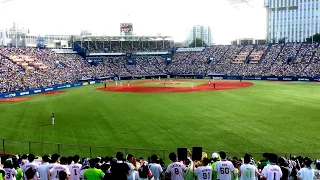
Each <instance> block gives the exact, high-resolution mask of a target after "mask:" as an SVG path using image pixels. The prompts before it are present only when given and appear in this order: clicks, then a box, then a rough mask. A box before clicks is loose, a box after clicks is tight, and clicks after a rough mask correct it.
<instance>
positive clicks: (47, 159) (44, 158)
mask: <svg viewBox="0 0 320 180" xmlns="http://www.w3.org/2000/svg"><path fill="white" fill-rule="evenodd" d="M42 160H43V162H49V161H50V158H49V156H48V155H44V156H42Z"/></svg>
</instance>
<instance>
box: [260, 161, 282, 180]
mask: <svg viewBox="0 0 320 180" xmlns="http://www.w3.org/2000/svg"><path fill="white" fill-rule="evenodd" d="M262 176H263V177H265V178H266V179H267V180H280V178H281V177H282V171H281V168H280V167H279V166H278V165H272V164H268V165H267V166H265V167H264V168H263V170H262Z"/></svg>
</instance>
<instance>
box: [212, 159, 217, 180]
mask: <svg viewBox="0 0 320 180" xmlns="http://www.w3.org/2000/svg"><path fill="white" fill-rule="evenodd" d="M216 165H217V162H213V163H212V164H211V167H212V177H213V178H212V179H213V180H217V178H218V174H217V172H215V171H214V168H215V167H216Z"/></svg>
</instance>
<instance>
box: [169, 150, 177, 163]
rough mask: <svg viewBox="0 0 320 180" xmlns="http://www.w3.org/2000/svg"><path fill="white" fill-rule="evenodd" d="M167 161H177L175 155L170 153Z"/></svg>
mask: <svg viewBox="0 0 320 180" xmlns="http://www.w3.org/2000/svg"><path fill="white" fill-rule="evenodd" d="M169 159H170V160H171V161H173V162H175V161H177V155H176V153H174V152H172V153H170V154H169Z"/></svg>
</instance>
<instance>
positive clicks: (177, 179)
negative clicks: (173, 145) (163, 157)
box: [166, 152, 186, 180]
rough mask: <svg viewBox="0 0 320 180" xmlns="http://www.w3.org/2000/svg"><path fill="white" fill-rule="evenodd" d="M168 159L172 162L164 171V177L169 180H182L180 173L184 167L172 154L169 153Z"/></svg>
mask: <svg viewBox="0 0 320 180" xmlns="http://www.w3.org/2000/svg"><path fill="white" fill-rule="evenodd" d="M169 159H170V160H171V161H172V163H171V164H170V165H169V166H168V168H167V170H166V176H167V177H170V179H171V180H183V174H182V173H183V171H184V170H185V169H186V166H185V165H184V164H183V163H181V162H178V161H177V155H176V154H175V153H174V152H172V153H170V155H169Z"/></svg>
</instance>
